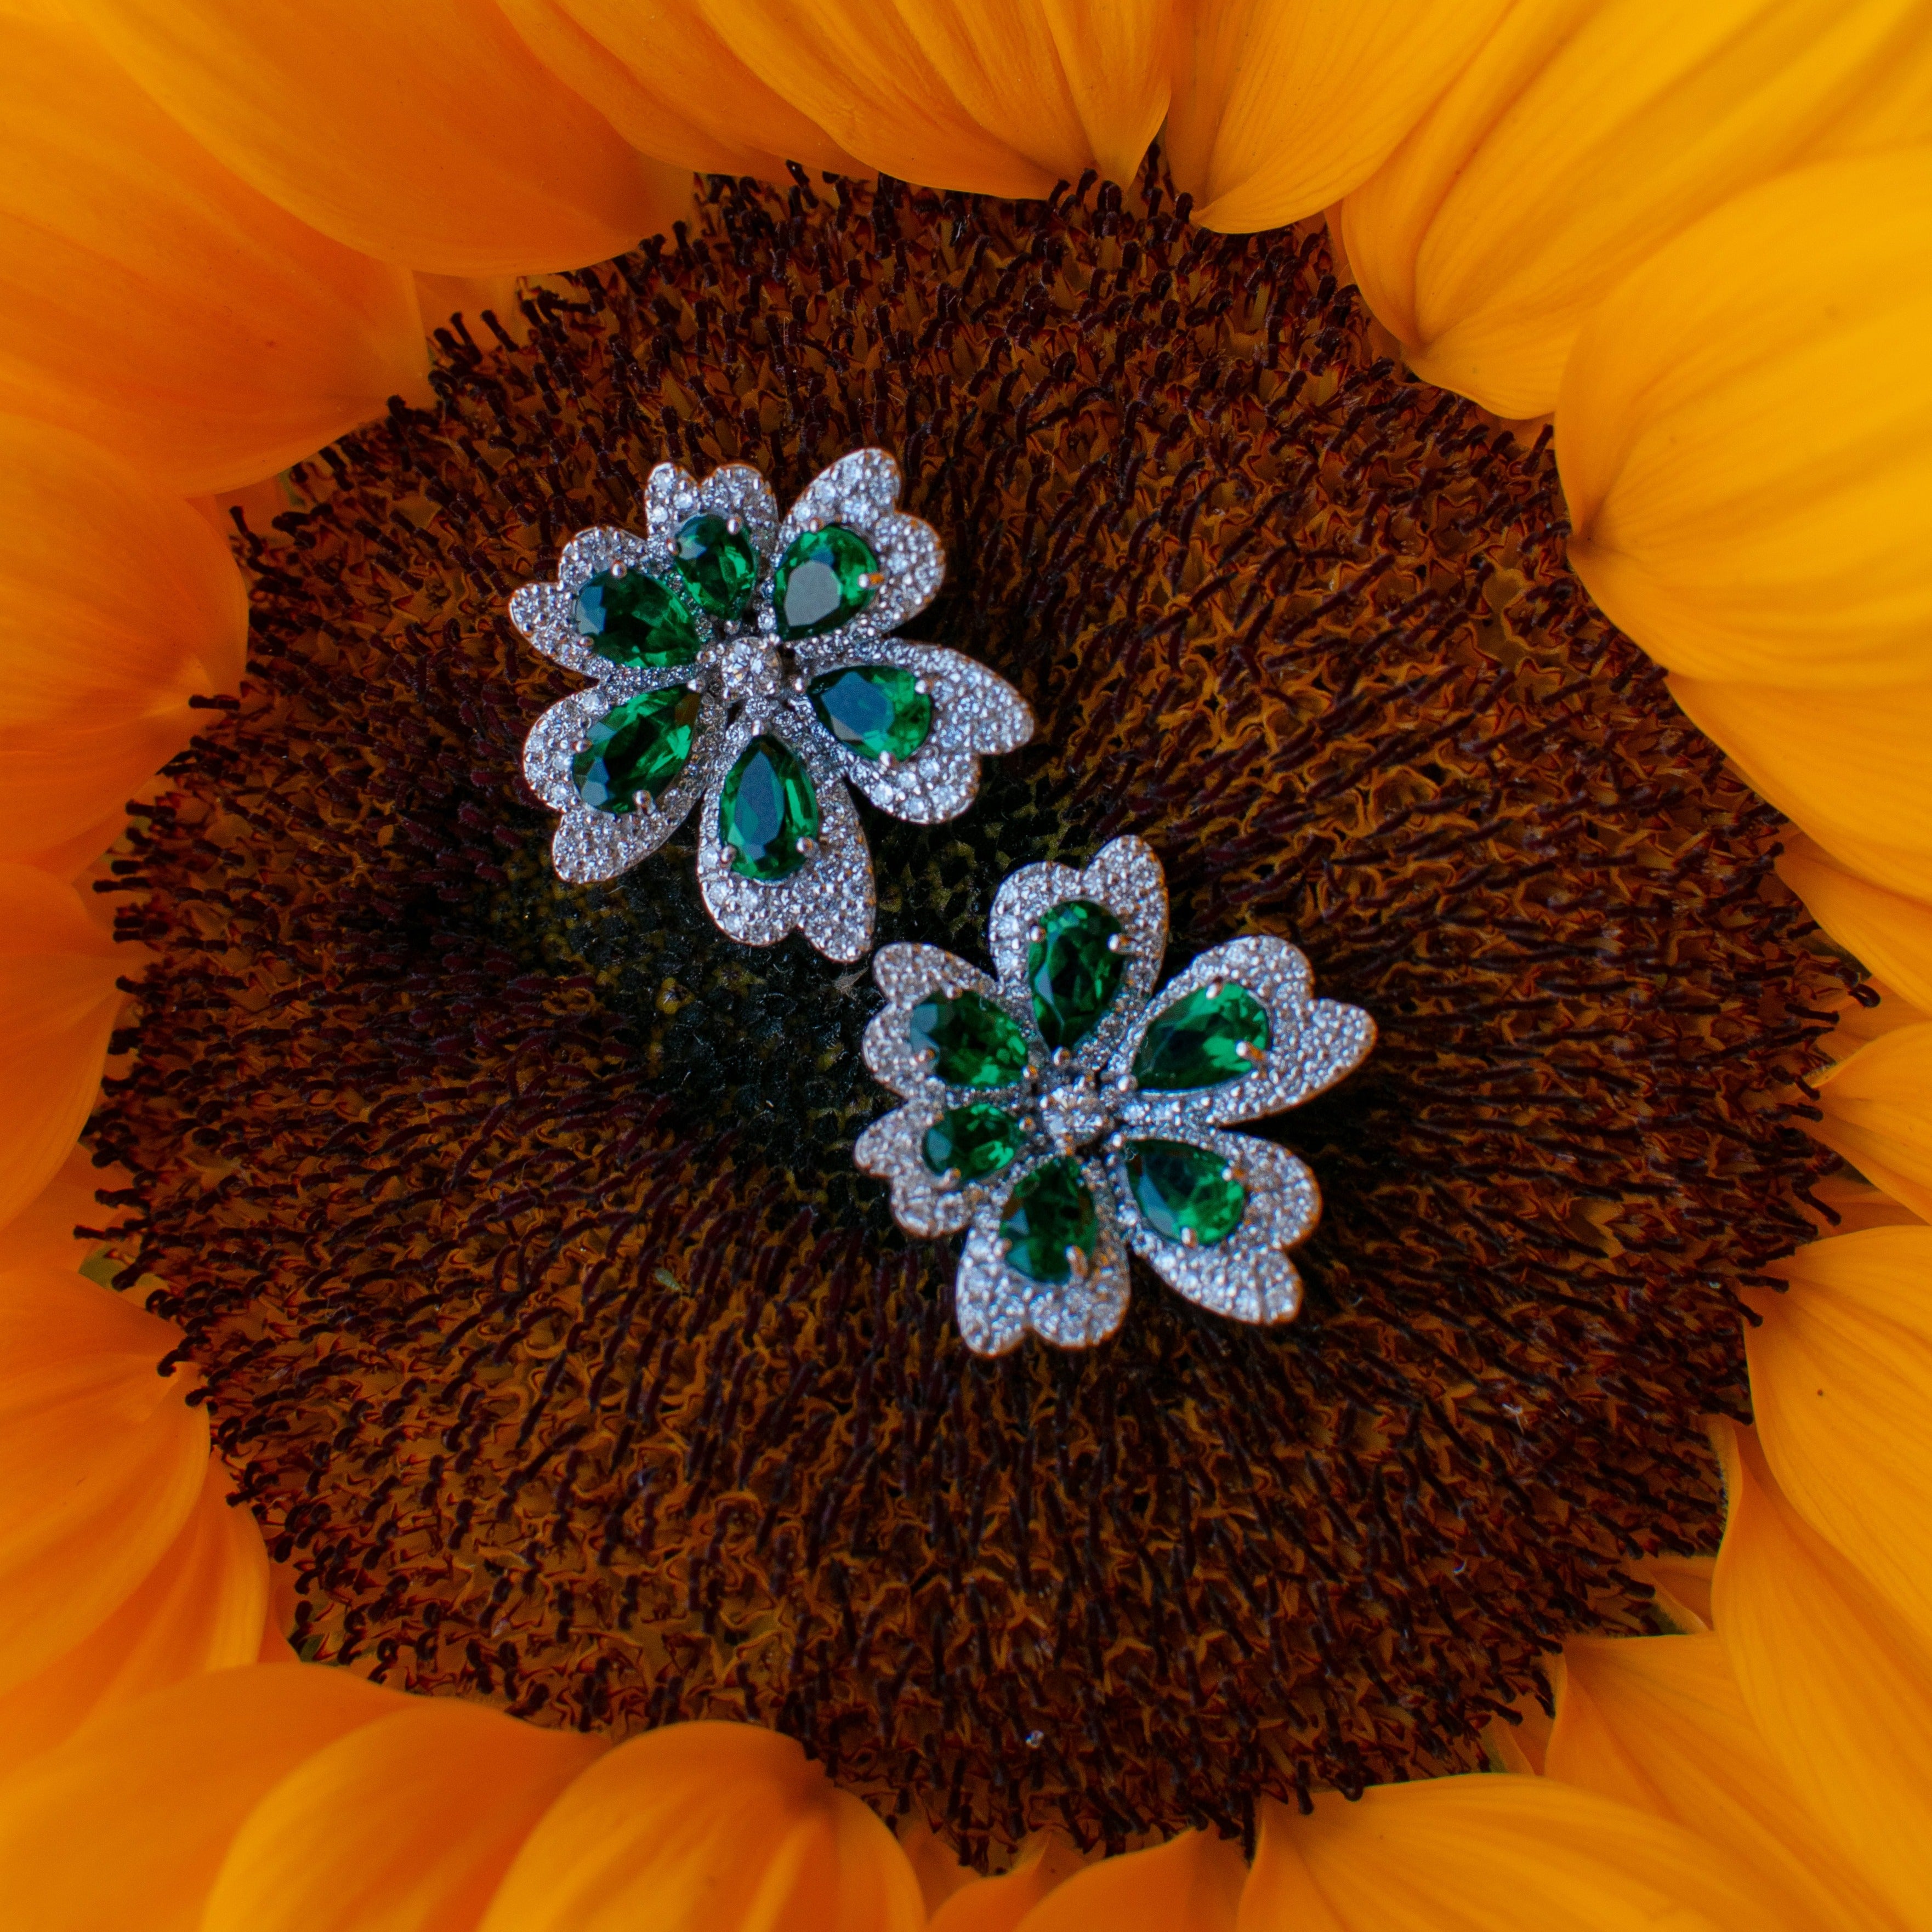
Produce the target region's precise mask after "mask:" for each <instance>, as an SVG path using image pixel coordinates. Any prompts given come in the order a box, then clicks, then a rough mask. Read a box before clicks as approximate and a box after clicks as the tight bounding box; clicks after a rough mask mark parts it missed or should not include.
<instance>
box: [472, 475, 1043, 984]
mask: <svg viewBox="0 0 1932 1932" xmlns="http://www.w3.org/2000/svg"><path fill="white" fill-rule="evenodd" d="M899 487H900V478H899V467H898V464H897V463H895V461H894V460H892V458H891V457H890V456H889V455H888V454H887V453H886V452H885V451H883V450H881V449H860V450H855V451H853V452H852V453H851V454H850V455H848V456H843V457H841V458H839V460H838V461H837V462H836V463H833V464H832V466H830V468H829V469H824V470H821V471H820V472H819V474H818V475H817V476H816V477H814V478H813V479H812V481H811V483H810V484H808V486H807V487H806V488H805V492H804V493H803V494H802V496H800V497H799V499H798V501H797V502H796V503H794V504H793V505H792V507H791V509H790V511H789V512H788V513H787V514H786V515H785V516H784V518H783V519H782V520H781V519H780V517H779V514H778V504H777V502H776V500H775V499H774V498H773V496H772V493H771V491H770V490H769V487H767V486H766V482H765V480H764V478H763V476H761V475H760V474H759V473H758V472H757V470H756V469H753V468H751V466H750V465H748V464H747V463H726V464H724V465H723V466H721V467H720V468H718V469H715V470H713V471H712V472H711V474H710V475H709V476H707V477H706V478H705V479H704V480H703V482H701V483H700V482H698V481H695V480H694V478H691V476H690V475H688V474H687V473H686V472H685V471H684V470H682V469H679V467H678V466H676V464H674V463H659V464H658V466H657V467H656V468H655V469H653V470H652V472H651V474H650V477H649V481H648V482H647V483H646V486H645V490H644V517H645V526H646V527H645V530H644V532H643V534H642V535H638V534H637V533H635V532H632V531H629V530H620V529H604V528H599V529H589V530H583V531H580V532H578V534H577V535H576V536H574V537H573V538H571V541H569V542H568V544H565V546H564V550H563V553H562V556H561V558H560V559H559V561H558V564H557V573H556V580H555V581H554V582H553V583H529V584H526V585H524V586H523V587H522V588H521V589H519V590H517V592H515V593H514V595H512V596H511V599H510V620H511V622H512V623H514V625H516V627H517V629H518V630H519V631H521V632H522V633H523V636H524V637H526V638H527V639H528V640H529V642H530V643H531V644H532V645H533V646H535V649H538V650H539V651H541V652H542V653H543V654H544V656H546V657H547V658H551V659H552V660H553V661H555V662H556V663H558V664H562V665H564V666H565V667H566V668H568V669H569V670H574V671H576V672H578V673H580V674H582V675H583V676H586V677H589V678H592V679H595V683H594V684H593V685H592V687H591V688H589V690H587V691H577V692H576V693H574V694H573V695H572V696H571V697H566V698H565V699H563V700H562V701H561V702H559V703H556V704H553V705H552V706H550V709H548V710H547V711H546V712H544V714H543V715H542V716H541V718H538V720H537V721H536V723H535V725H533V726H532V728H531V730H530V733H529V736H528V737H527V738H526V739H525V741H524V745H523V772H524V775H525V776H526V778H528V779H529V783H530V787H531V789H532V790H533V791H535V793H536V794H537V796H538V797H539V798H540V799H542V800H543V802H544V804H546V805H548V806H549V807H550V809H551V810H552V811H555V812H556V813H558V814H559V815H560V816H559V823H558V825H557V828H556V833H555V835H554V836H553V838H552V840H551V844H550V856H551V860H552V862H553V864H554V865H555V866H556V870H557V874H558V876H559V877H562V878H565V879H568V880H571V881H572V882H573V883H590V882H592V881H595V880H604V879H610V878H614V877H616V875H617V874H619V873H620V872H624V871H628V870H629V869H630V868H631V866H633V865H637V863H638V862H640V860H642V859H646V858H648V857H649V856H650V855H651V853H653V852H655V850H657V849H658V847H659V846H660V845H661V844H663V843H664V841H665V840H666V839H667V838H669V837H670V835H671V834H672V833H673V832H675V831H676V829H677V828H678V827H679V826H680V825H681V824H682V823H683V822H684V821H685V819H686V818H687V817H689V815H690V814H691V808H692V807H693V806H694V805H700V801H701V808H700V820H699V840H698V859H697V874H698V883H699V886H700V890H701V891H702V892H703V895H704V903H705V907H706V910H708V911H709V913H710V914H711V916H712V919H714V920H715V922H717V924H718V927H719V929H721V931H722V932H725V933H727V934H728V935H730V937H731V938H733V939H736V940H739V941H742V942H743V943H744V944H746V945H748V946H770V945H772V944H775V943H776V942H777V941H779V940H781V939H782V938H784V936H785V935H786V934H787V933H788V932H802V933H803V934H804V935H805V938H807V939H808V940H809V941H811V943H812V944H813V945H814V946H815V947H817V949H818V950H819V951H820V952H821V953H824V954H825V955H826V957H827V958H829V959H835V960H838V961H839V962H841V963H845V962H851V961H853V960H856V959H863V958H864V957H865V953H866V951H867V950H868V948H869V947H871V943H872V921H873V916H874V910H875V903H874V892H873V886H872V862H871V853H870V852H869V850H868V848H867V847H866V844H865V832H864V830H863V829H862V827H861V826H860V825H859V819H858V814H857V813H856V811H854V810H853V806H852V801H851V799H850V795H849V793H847V789H846V787H847V785H853V786H856V787H857V788H858V789H859V790H860V791H862V793H864V794H865V796H866V798H867V799H869V800H870V801H871V803H872V804H874V805H877V807H878V808H879V809H880V811H885V812H888V813H889V814H891V815H892V817H895V818H902V819H906V820H910V821H911V822H912V823H915V824H922V825H925V824H935V823H938V822H940V821H941V820H944V819H948V818H955V817H958V816H959V814H960V813H961V812H962V811H965V810H966V808H968V806H969V805H971V803H972V802H973V796H974V792H975V791H976V790H977V788H978V786H979V781H980V759H981V758H983V757H989V756H992V755H993V754H996V753H999V752H1002V751H1017V750H1018V749H1019V747H1020V746H1021V745H1024V744H1025V743H1026V742H1027V741H1028V739H1030V738H1031V736H1033V729H1034V721H1033V714H1032V712H1031V711H1029V710H1028V708H1027V705H1026V701H1025V699H1023V698H1022V697H1021V696H1020V694H1019V692H1017V691H1015V690H1014V689H1013V687H1012V686H1011V685H1009V684H1008V683H1007V682H1006V680H1005V679H1004V678H1001V677H999V676H995V673H992V671H990V670H987V669H986V667H985V666H984V665H983V664H977V663H976V662H975V661H974V660H973V659H972V658H968V657H965V656H963V655H962V654H961V653H960V652H957V651H953V650H947V649H944V648H943V647H941V646H938V645H935V644H920V643H913V642H911V641H910V640H908V639H906V638H903V637H895V636H893V635H892V634H891V633H892V631H895V630H896V629H897V628H898V626H899V625H901V624H904V623H906V622H909V621H910V619H912V618H913V617H915V616H917V615H918V614H919V612H920V611H922V610H924V609H925V608H926V606H927V605H928V604H929V603H931V602H932V599H933V598H934V596H935V595H936V594H937V592H938V589H939V586H940V584H941V582H942V581H943V580H944V577H945V574H946V560H945V553H944V550H942V548H941V544H940V541H939V537H938V532H935V530H933V529H932V528H931V526H929V525H928V524H926V523H922V522H921V521H920V520H919V518H918V517H910V516H907V515H906V514H904V513H903V512H902V511H900V510H899V508H898V496H899ZM706 513H709V514H714V515H718V516H722V517H727V518H730V517H736V519H737V520H738V521H739V526H740V527H741V528H742V530H743V531H744V532H745V535H747V536H748V538H750V539H751V544H752V547H753V548H754V550H756V551H757V557H758V580H757V588H756V589H755V590H754V592H753V594H752V597H751V601H750V603H749V604H748V606H747V608H746V610H745V615H744V616H743V617H742V618H740V619H737V620H736V621H735V622H730V623H724V622H718V621H716V620H714V619H711V618H710V617H709V616H706V615H705V614H704V613H703V612H702V611H700V610H698V609H697V607H696V606H695V604H694V602H691V601H686V602H685V610H686V612H687V613H688V615H689V616H691V620H692V622H693V623H694V625H695V626H696V628H697V634H698V637H699V639H700V651H699V655H698V659H697V662H696V663H695V664H683V665H678V666H674V667H667V668H664V669H637V668H633V667H628V666H625V665H622V664H616V663H614V662H613V661H611V660H610V658H606V657H604V656H601V655H599V654H598V652H595V651H593V650H592V649H589V646H587V645H586V643H584V642H583V639H582V638H581V637H580V635H579V634H578V633H577V628H576V625H575V623H574V607H575V604H576V599H577V593H578V592H580V590H582V589H583V586H584V585H585V584H586V583H588V582H589V580H590V579H591V578H592V577H595V576H596V575H598V574H599V573H601V572H602V571H607V570H610V569H613V568H616V566H617V565H619V564H621V565H623V566H624V567H625V568H626V569H631V570H639V571H643V572H645V573H646V574H648V575H649V576H651V577H655V578H656V579H657V580H658V581H659V582H661V583H664V584H666V585H667V586H673V585H675V584H676V582H677V581H678V578H677V573H676V568H675V567H674V565H673V562H672V560H671V547H672V539H673V535H674V534H675V532H676V529H677V528H678V526H679V524H681V523H683V522H684V521H685V519H686V518H687V517H693V516H697V515H699V514H706ZM827 523H841V524H844V526H846V527H847V528H848V529H853V530H856V531H857V532H858V533H859V535H861V536H862V537H863V538H865V541H867V542H868V544H871V547H872V550H873V551H874V553H875V554H876V555H877V557H878V559H879V567H880V574H881V576H882V577H883V579H884V581H883V583H881V584H880V586H879V587H878V589H877V592H876V593H875V594H874V597H873V598H872V601H871V603H870V604H868V605H867V606H866V607H865V609H864V610H862V611H860V612H859V613H858V614H857V615H856V616H855V617H853V619H851V620H850V622H847V623H846V624H844V625H841V626H840V627H839V628H838V629H837V630H835V631H829V632H828V633H827V634H825V635H824V636H823V637H799V638H795V639H791V640H783V641H781V640H780V638H779V637H778V617H777V613H776V611H775V607H774V604H773V601H772V598H773V583H772V579H773V575H774V573H775V571H776V569H777V567H778V562H779V560H780V559H781V558H782V557H783V556H784V553H785V551H786V549H787V547H788V546H789V545H790V543H791V542H792V541H793V538H795V537H797V536H799V535H802V534H803V533H804V532H806V531H808V530H810V529H816V528H819V527H820V526H823V525H825V524H827ZM865 664H893V665H898V666H899V667H902V668H904V669H905V670H910V671H911V672H913V674H914V675H915V676H916V677H917V678H918V679H920V680H921V688H922V689H923V690H924V691H926V694H928V695H929V697H931V698H932V707H933V709H932V729H931V730H930V731H929V733H928V734H927V736H926V741H925V742H924V743H923V744H922V745H920V746H919V748H918V749H917V750H916V751H913V752H912V753H911V754H909V755H907V756H906V757H903V758H898V759H894V758H891V757H882V758H880V759H879V760H877V761H874V760H870V759H868V758H866V757H864V756H863V755H862V754H860V753H859V752H858V751H855V750H854V749H853V748H851V747H850V746H848V745H844V744H841V742H839V741H838V739H836V738H835V736H833V735H832V733H830V732H829V731H828V730H826V728H825V727H824V725H823V724H822V723H821V722H820V720H819V717H818V715H817V712H815V711H814V709H813V708H812V706H811V700H810V699H809V698H808V697H807V696H806V695H805V687H806V686H807V685H808V684H809V683H810V682H811V679H814V677H817V676H819V675H820V673H822V672H825V671H828V670H841V669H843V668H844V667H847V666H850V665H865ZM680 684H682V685H689V686H690V687H691V688H692V689H694V690H695V691H697V693H698V694H699V699H700V709H699V714H698V720H697V730H696V736H695V738H694V742H693V744H692V746H691V757H690V760H689V762H688V763H687V764H686V765H685V768H684V770H683V771H682V773H680V774H679V777H678V778H677V781H676V783H675V784H673V785H671V786H670V787H669V788H667V790H666V791H665V793H664V795H663V796H661V797H660V798H658V799H655V800H646V802H644V803H643V804H642V805H639V807H638V808H637V809H636V810H635V811H631V812H628V813H624V814H615V813H611V812H607V811H599V810H597V809H595V808H593V807H592V806H591V805H587V804H586V803H585V802H584V800H583V796H581V794H580V793H579V792H578V790H577V786H576V784H575V782H574V778H573V777H572V764H573V762H574V760H575V758H576V757H577V754H579V753H580V751H583V749H584V748H585V747H586V745H587V744H588V743H589V733H590V729H591V727H592V725H594V724H595V723H596V722H597V721H598V719H599V718H602V717H603V716H604V715H605V714H606V713H607V712H609V711H610V710H611V709H613V707H614V706H616V705H618V704H620V703H623V702H624V700H626V699H627V698H631V697H636V696H637V695H638V694H640V693H642V692H643V691H656V690H661V689H663V688H665V687H667V686H668V685H680ZM760 733H769V734H770V735H771V736H773V737H775V738H778V739H781V740H782V741H783V742H784V743H785V744H786V745H788V746H789V747H790V749H791V750H792V751H793V752H794V753H795V754H796V755H797V757H799V760H800V761H801V763H803V764H804V766H805V769H806V770H807V771H808V772H809V773H810V774H811V781H812V785H813V787H814V790H816V792H817V796H818V808H819V816H820V831H819V835H818V838H817V841H815V844H814V849H813V850H811V852H810V853H809V854H808V856H807V861H806V863H805V865H803V866H802V868H800V869H799V871H796V872H795V873H793V874H792V875H791V876H790V877H789V878H786V879H781V880H774V881H771V882H766V881H763V880H757V879H751V878H748V877H743V876H742V875H741V874H739V873H737V872H735V871H733V870H732V869H731V868H730V865H728V864H727V862H726V861H725V859H724V856H723V854H722V853H721V850H720V847H719V841H718V797H719V793H720V791H721V788H722V787H723V784H724V779H725V776H726V775H727V773H728V772H730V769H731V766H732V764H733V761H734V760H736V757H737V756H738V754H739V751H742V749H743V748H744V747H745V745H746V744H748V742H750V740H751V739H752V738H754V737H755V736H758V735H759V734H760Z"/></svg>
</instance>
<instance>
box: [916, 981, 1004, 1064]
mask: <svg viewBox="0 0 1932 1932" xmlns="http://www.w3.org/2000/svg"><path fill="white" fill-rule="evenodd" d="M907 1032H908V1034H909V1036H910V1039H911V1041H912V1044H913V1050H914V1051H915V1052H917V1051H919V1049H925V1050H926V1052H929V1053H931V1054H932V1056H933V1062H932V1071H933V1073H934V1074H935V1076H936V1077H937V1078H938V1079H941V1080H943V1081H944V1082H945V1083H946V1085H947V1086H949V1087H1010V1086H1011V1085H1013V1082H1015V1081H1016V1080H1017V1079H1019V1077H1020V1076H1021V1075H1022V1073H1025V1071H1026V1058H1027V1050H1026V1036H1025V1034H1023V1033H1022V1032H1021V1031H1020V1030H1019V1028H1018V1027H1017V1026H1016V1025H1014V1024H1013V1016H1012V1015H1011V1014H1010V1013H1007V1011H1006V1010H1004V1008H1003V1007H997V1006H995V1004H993V1002H992V1001H991V1000H989V999H988V998H986V995H985V994H983V993H962V994H961V995H959V998H957V999H954V1000H942V999H940V998H938V997H937V996H935V997H932V998H927V999H923V1000H922V1001H919V1004H918V1005H917V1006H916V1007H913V1010H912V1015H911V1020H910V1025H909V1027H908V1028H907Z"/></svg>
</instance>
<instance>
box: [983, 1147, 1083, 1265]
mask: <svg viewBox="0 0 1932 1932" xmlns="http://www.w3.org/2000/svg"><path fill="white" fill-rule="evenodd" d="M1000 1239H1001V1241H1003V1242H1004V1243H1005V1244H1006V1247H1007V1266H1008V1267H1009V1268H1012V1269H1013V1270H1014V1271H1015V1272H1016V1273H1017V1274H1023V1275H1025V1277H1026V1278H1027V1279H1028V1280H1029V1281H1064V1280H1066V1279H1067V1277H1068V1276H1069V1275H1070V1274H1072V1273H1073V1263H1072V1262H1070V1261H1069V1260H1068V1259H1067V1250H1069V1249H1070V1248H1072V1249H1077V1250H1079V1252H1080V1253H1082V1254H1083V1255H1084V1256H1086V1258H1087V1260H1088V1263H1089V1264H1091V1262H1092V1261H1093V1259H1094V1249H1095V1248H1096V1247H1098V1246H1099V1245H1100V1216H1099V1214H1097V1213H1096V1212H1095V1211H1094V1197H1093V1196H1092V1195H1091V1194H1089V1193H1088V1191H1087V1184H1086V1183H1085V1181H1082V1179H1081V1178H1080V1163H1079V1162H1078V1161H1077V1160H1073V1158H1072V1157H1070V1156H1064V1157H1062V1158H1061V1159H1060V1160H1050V1161H1049V1162H1047V1163H1046V1165H1045V1166H1043V1167H1037V1168H1035V1169H1034V1171H1033V1172H1032V1173H1031V1174H1030V1175H1028V1176H1027V1178H1025V1180H1024V1181H1022V1182H1021V1183H1020V1184H1019V1186H1018V1187H1016V1188H1015V1189H1014V1190H1013V1193H1012V1194H1011V1196H1010V1197H1009V1198H1008V1199H1007V1211H1006V1213H1005V1214H1003V1215H1002V1216H1001V1217H1000Z"/></svg>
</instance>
